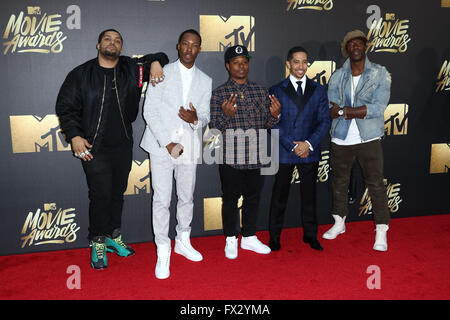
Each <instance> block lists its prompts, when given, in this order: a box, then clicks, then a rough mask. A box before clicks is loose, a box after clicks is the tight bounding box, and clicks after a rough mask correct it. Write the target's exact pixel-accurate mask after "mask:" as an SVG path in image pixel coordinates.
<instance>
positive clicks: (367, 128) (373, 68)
mask: <svg viewBox="0 0 450 320" xmlns="http://www.w3.org/2000/svg"><path fill="white" fill-rule="evenodd" d="M351 76H352V73H351V67H350V59H347V61H345V63H344V65H343V66H342V67H341V68H340V69H338V70H336V71H335V72H334V73H333V75H332V76H331V78H330V81H329V82H328V99H329V100H330V101H333V102H334V103H337V104H338V105H339V106H341V107H343V106H350V104H349V103H346V102H347V101H348V98H347V99H346V95H347V96H349V95H350V94H351V80H352V78H351ZM390 92H391V75H390V73H389V72H388V71H387V70H386V68H385V67H383V66H380V65H378V64H375V63H372V62H370V61H369V59H367V57H366V62H365V65H364V72H363V73H362V75H361V78H360V79H359V82H358V85H357V87H356V94H355V99H354V103H353V107H360V106H363V105H366V106H367V114H366V116H365V117H364V119H355V120H356V125H357V126H358V129H359V133H360V135H361V139H362V140H363V141H366V140H370V139H373V138H377V137H382V136H383V135H384V110H385V109H386V107H387V105H388V102H389V96H390ZM330 107H331V105H330ZM350 122H351V120H345V119H344V118H343V117H339V118H336V119H333V121H332V123H331V129H330V134H331V137H332V138H338V139H341V140H344V139H345V138H346V136H347V132H348V128H349V127H350Z"/></svg>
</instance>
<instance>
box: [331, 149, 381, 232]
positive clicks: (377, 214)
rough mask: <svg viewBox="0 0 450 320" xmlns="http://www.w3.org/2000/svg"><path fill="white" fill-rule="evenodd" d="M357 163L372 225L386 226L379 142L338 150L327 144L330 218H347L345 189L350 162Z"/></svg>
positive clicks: (346, 187) (348, 178)
mask: <svg viewBox="0 0 450 320" xmlns="http://www.w3.org/2000/svg"><path fill="white" fill-rule="evenodd" d="M355 159H358V162H359V164H360V166H361V169H362V173H363V177H364V182H365V184H366V187H367V188H368V191H369V196H370V198H371V200H372V208H373V215H374V220H375V224H389V221H390V213H389V208H388V205H387V195H386V186H385V185H384V182H383V178H384V176H383V149H382V147H381V141H380V140H375V141H370V142H366V143H361V144H356V145H350V146H340V145H337V144H335V143H331V159H330V163H331V169H332V172H333V179H332V186H333V209H332V214H335V215H339V216H341V217H345V216H347V214H348V204H347V199H348V185H349V180H350V172H351V169H352V165H353V161H354V160H355Z"/></svg>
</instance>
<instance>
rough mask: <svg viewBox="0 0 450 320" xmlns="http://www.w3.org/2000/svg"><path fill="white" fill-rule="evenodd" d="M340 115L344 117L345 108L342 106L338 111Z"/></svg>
mask: <svg viewBox="0 0 450 320" xmlns="http://www.w3.org/2000/svg"><path fill="white" fill-rule="evenodd" d="M338 115H339V117H342V116H343V115H344V108H340V109H339V111H338Z"/></svg>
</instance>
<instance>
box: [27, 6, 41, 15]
mask: <svg viewBox="0 0 450 320" xmlns="http://www.w3.org/2000/svg"><path fill="white" fill-rule="evenodd" d="M27 13H28V14H29V15H34V14H35V15H40V14H41V8H40V7H27Z"/></svg>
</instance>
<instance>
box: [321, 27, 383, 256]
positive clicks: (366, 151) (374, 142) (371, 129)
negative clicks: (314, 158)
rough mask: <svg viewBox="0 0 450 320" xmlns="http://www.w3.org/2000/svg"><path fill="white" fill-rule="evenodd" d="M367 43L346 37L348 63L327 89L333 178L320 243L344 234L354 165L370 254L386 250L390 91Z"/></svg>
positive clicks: (356, 32)
mask: <svg viewBox="0 0 450 320" xmlns="http://www.w3.org/2000/svg"><path fill="white" fill-rule="evenodd" d="M366 44H367V37H366V36H365V34H364V33H363V32H362V31H359V30H354V31H351V32H349V33H347V34H346V36H345V37H344V40H343V41H342V44H341V51H342V55H343V56H344V57H345V58H347V57H348V59H347V60H346V61H345V63H344V65H343V66H342V67H341V68H340V69H338V70H336V72H334V74H333V75H332V76H331V78H330V81H329V83H328V98H329V100H330V117H331V119H332V124H331V130H330V133H331V160H330V161H331V169H332V172H333V179H332V187H333V209H332V216H333V218H334V220H335V223H334V225H333V227H332V228H331V229H330V230H328V231H327V232H325V233H324V235H323V238H325V239H335V238H336V237H337V236H338V235H339V234H342V233H344V232H345V218H346V216H347V214H348V207H347V194H348V184H349V180H350V172H351V168H352V164H353V162H354V160H355V158H357V159H358V161H359V163H360V165H361V168H362V171H363V175H364V180H365V184H366V186H367V188H368V190H369V195H370V197H371V199H372V207H373V214H374V220H375V225H376V236H375V244H374V246H373V249H374V250H377V251H386V250H387V237H386V232H387V230H388V229H389V227H388V224H389V220H390V214H389V209H388V205H387V195H386V187H385V185H384V182H383V178H384V176H383V150H382V147H381V138H382V136H383V135H384V110H385V109H386V107H387V105H388V102H389V96H390V87H391V76H390V74H389V72H388V71H387V70H386V68H385V67H383V66H380V65H378V64H375V63H373V62H370V61H369V59H367V57H366Z"/></svg>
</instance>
